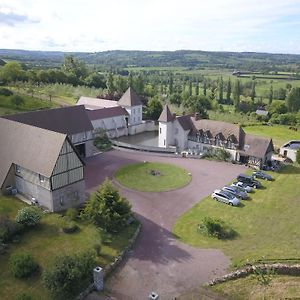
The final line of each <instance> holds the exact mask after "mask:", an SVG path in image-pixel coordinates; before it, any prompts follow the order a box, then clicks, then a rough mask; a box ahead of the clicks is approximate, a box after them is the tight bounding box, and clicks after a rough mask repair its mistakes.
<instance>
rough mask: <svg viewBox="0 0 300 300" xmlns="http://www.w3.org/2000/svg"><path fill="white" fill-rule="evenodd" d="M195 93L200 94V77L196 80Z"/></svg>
mask: <svg viewBox="0 0 300 300" xmlns="http://www.w3.org/2000/svg"><path fill="white" fill-rule="evenodd" d="M195 94H196V96H199V80H198V79H197V81H196V86H195Z"/></svg>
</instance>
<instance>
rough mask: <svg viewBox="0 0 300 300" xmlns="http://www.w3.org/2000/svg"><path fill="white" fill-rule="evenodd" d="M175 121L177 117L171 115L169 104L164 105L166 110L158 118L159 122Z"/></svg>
mask: <svg viewBox="0 0 300 300" xmlns="http://www.w3.org/2000/svg"><path fill="white" fill-rule="evenodd" d="M174 119H175V116H174V115H173V114H172V113H171V111H170V109H169V106H168V105H167V104H165V105H164V108H163V110H162V112H161V114H160V116H159V118H158V121H159V122H171V121H173V120H174Z"/></svg>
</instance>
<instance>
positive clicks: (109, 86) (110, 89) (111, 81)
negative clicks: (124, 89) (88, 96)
mask: <svg viewBox="0 0 300 300" xmlns="http://www.w3.org/2000/svg"><path fill="white" fill-rule="evenodd" d="M106 86H107V89H108V92H109V93H113V92H114V91H115V89H116V88H115V84H114V76H113V74H112V73H111V72H110V73H109V74H108V77H107V81H106Z"/></svg>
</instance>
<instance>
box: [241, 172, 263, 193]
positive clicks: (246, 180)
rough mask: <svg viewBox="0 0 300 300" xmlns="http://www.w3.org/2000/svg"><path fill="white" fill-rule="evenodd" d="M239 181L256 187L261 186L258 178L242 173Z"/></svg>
mask: <svg viewBox="0 0 300 300" xmlns="http://www.w3.org/2000/svg"><path fill="white" fill-rule="evenodd" d="M237 180H238V181H241V182H243V183H246V184H247V185H248V186H250V187H253V188H255V189H258V188H261V186H262V185H261V183H260V182H259V181H258V180H255V179H253V178H252V177H251V176H248V175H245V174H240V175H239V176H238V177H237Z"/></svg>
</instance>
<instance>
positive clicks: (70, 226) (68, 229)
mask: <svg viewBox="0 0 300 300" xmlns="http://www.w3.org/2000/svg"><path fill="white" fill-rule="evenodd" d="M62 229H63V231H64V233H73V232H75V231H77V230H78V229H79V227H78V225H77V224H76V223H75V222H74V221H64V222H63V227H62Z"/></svg>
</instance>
